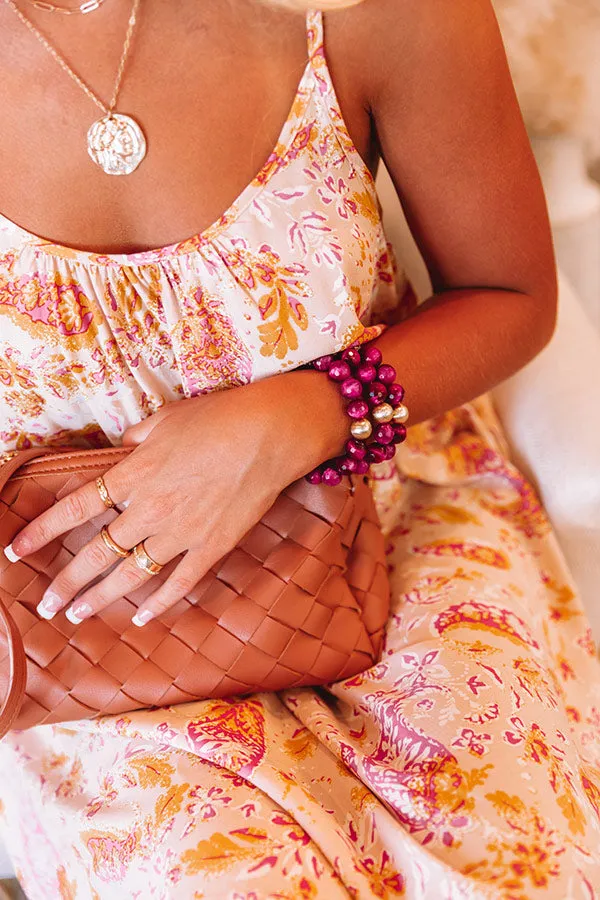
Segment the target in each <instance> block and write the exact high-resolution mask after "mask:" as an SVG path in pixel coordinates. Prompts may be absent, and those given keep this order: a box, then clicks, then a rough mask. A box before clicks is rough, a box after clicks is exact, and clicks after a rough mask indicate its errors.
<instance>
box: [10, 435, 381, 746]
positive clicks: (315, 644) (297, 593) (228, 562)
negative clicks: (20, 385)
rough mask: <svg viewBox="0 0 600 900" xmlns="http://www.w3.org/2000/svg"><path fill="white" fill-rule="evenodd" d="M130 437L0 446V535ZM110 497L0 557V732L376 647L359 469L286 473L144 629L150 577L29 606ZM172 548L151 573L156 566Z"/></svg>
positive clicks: (353, 661)
mask: <svg viewBox="0 0 600 900" xmlns="http://www.w3.org/2000/svg"><path fill="white" fill-rule="evenodd" d="M129 452H131V449H130V448H109V449H105V450H73V449H67V450H64V451H63V450H61V451H60V452H57V451H56V450H49V449H47V448H46V449H40V448H38V449H34V450H24V451H19V452H16V453H14V454H12V453H8V454H4V457H2V456H0V545H1V546H2V548H4V547H6V546H7V545H8V544H9V543H10V542H11V541H12V539H13V537H14V536H15V535H16V534H17V532H18V531H20V530H21V528H23V526H24V525H25V523H26V522H28V521H30V520H31V519H34V518H35V517H36V516H38V515H39V514H40V513H41V512H42V511H43V510H44V509H47V508H48V507H49V506H51V505H52V504H53V503H54V502H55V500H57V499H60V497H62V496H64V495H65V494H68V493H70V492H71V491H73V490H75V488H77V487H79V486H80V485H81V484H84V483H86V482H88V481H90V480H92V479H95V478H96V477H97V476H98V475H102V474H104V473H105V472H106V471H107V470H108V469H109V468H111V467H112V466H114V465H115V464H116V463H117V462H119V461H120V460H121V459H123V457H124V456H125V455H126V454H127V453H129ZM117 515H118V511H117V510H112V509H111V510H106V512H105V513H103V514H102V515H101V516H98V517H97V518H96V519H94V520H92V521H91V522H88V523H87V524H86V525H83V526H81V527H79V528H76V529H74V530H73V531H71V532H69V533H68V534H65V535H63V536H62V537H61V538H60V539H57V540H54V541H53V542H52V543H51V544H49V545H48V546H46V547H44V548H43V549H42V550H40V551H38V552H37V553H35V554H32V555H31V556H28V557H25V558H24V559H22V560H20V561H19V562H16V563H10V562H9V561H8V560H7V559H6V558H5V556H4V554H1V556H0V620H1V621H2V624H3V626H4V628H0V697H1V698H3V701H2V707H1V708H0V738H1V737H3V736H4V735H5V734H6V732H7V731H8V730H10V729H11V728H16V729H25V728H30V727H31V726H34V725H40V724H42V723H50V722H65V721H70V720H73V719H84V718H93V717H95V716H98V715H101V714H105V713H123V712H127V711H130V710H133V709H139V708H141V707H161V706H169V705H172V704H175V703H183V702H187V701H190V700H198V699H203V698H208V697H223V696H228V695H232V694H245V693H250V692H253V691H275V690H281V689H283V688H290V687H300V686H304V685H317V684H325V683H328V682H332V681H337V680H339V679H342V678H346V677H349V676H351V675H355V674H356V673H358V672H360V671H362V670H364V669H366V668H368V667H369V666H371V665H372V664H373V663H374V662H376V661H377V658H378V654H379V650H380V645H381V640H382V635H383V628H384V625H385V623H386V620H387V617H388V612H389V584H388V576H387V571H386V566H385V555H384V554H385V550H384V539H383V535H382V533H381V529H380V527H379V523H378V520H377V514H376V511H375V508H374V504H373V498H372V495H371V491H370V488H369V486H368V484H366V483H365V480H364V479H363V478H359V477H355V476H353V477H352V479H351V480H350V479H345V480H344V482H343V483H342V484H340V485H338V486H337V487H326V486H321V485H318V486H317V485H311V484H308V482H307V481H305V480H304V479H302V480H300V481H297V482H294V483H293V484H292V485H290V486H289V487H288V488H287V489H286V490H285V491H284V492H283V493H282V494H281V495H280V496H279V497H278V499H277V501H276V502H275V504H274V505H273V506H272V507H271V509H270V510H269V511H268V512H267V513H266V515H264V516H263V518H262V519H261V521H260V522H258V523H257V524H256V525H255V526H254V527H253V528H251V529H250V531H249V532H248V533H247V534H246V535H245V537H244V538H243V539H242V541H240V543H239V544H238V545H237V547H235V549H234V550H233V551H232V552H231V553H228V554H227V556H225V557H224V558H223V559H222V560H221V561H220V562H219V563H218V564H217V565H215V566H214V567H213V568H212V569H211V570H210V572H208V573H207V574H206V575H205V576H204V577H203V578H202V580H201V581H200V582H199V583H198V584H197V585H196V588H195V589H194V591H193V592H192V593H190V594H189V595H188V596H187V597H186V598H185V599H184V600H181V601H179V603H178V604H177V605H176V606H174V607H173V608H172V609H170V610H169V611H168V612H166V613H164V614H163V615H161V616H160V617H158V618H157V619H154V620H152V621H151V622H149V623H148V624H147V625H144V627H143V628H138V627H136V626H135V625H133V624H132V623H131V617H132V615H133V613H134V611H135V609H136V608H137V607H138V606H139V605H140V604H141V603H142V601H143V600H144V599H145V597H147V596H148V594H149V593H150V592H151V591H152V590H153V589H154V588H155V586H156V585H155V582H153V580H152V579H151V580H150V581H149V582H147V583H146V584H145V585H144V586H143V587H141V588H139V589H138V590H136V591H135V592H133V593H132V594H130V595H129V596H128V597H126V598H124V599H122V600H119V601H118V602H116V603H113V604H112V605H110V606H108V607H107V608H106V609H104V610H102V611H101V612H100V613H98V614H97V615H95V616H93V617H91V618H90V619H87V620H85V621H84V622H82V624H81V625H72V624H71V623H70V622H69V621H68V619H67V618H66V617H65V615H64V612H63V611H61V612H59V613H57V614H56V615H55V617H54V618H53V619H52V620H50V621H47V620H45V619H42V618H40V617H39V616H38V615H37V613H36V606H37V604H38V603H39V601H40V600H41V597H42V594H43V592H44V590H45V588H46V587H47V586H48V584H49V583H50V581H51V579H52V578H54V576H55V575H56V574H57V573H58V572H59V571H60V570H61V569H62V568H63V567H64V565H65V564H66V563H67V561H68V560H69V559H70V558H71V557H72V556H73V555H74V554H75V553H76V552H77V550H78V549H79V548H80V547H82V546H83V545H84V544H85V543H87V542H88V541H89V540H90V539H91V538H92V537H93V535H95V534H97V533H98V532H99V531H100V529H101V527H102V525H104V524H107V523H109V522H111V521H112V520H113V519H114V518H115V517H116V516H117ZM177 561H178V560H173V561H172V562H171V563H169V564H168V565H167V566H165V568H164V569H163V570H162V571H161V573H160V575H158V576H155V577H157V578H161V579H164V578H166V577H168V575H169V574H170V572H171V571H172V570H173V568H174V567H175V565H176V564H177Z"/></svg>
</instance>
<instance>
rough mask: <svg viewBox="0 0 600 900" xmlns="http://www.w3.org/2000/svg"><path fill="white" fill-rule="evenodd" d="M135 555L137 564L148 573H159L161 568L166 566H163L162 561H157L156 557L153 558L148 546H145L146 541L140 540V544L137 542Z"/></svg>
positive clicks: (134, 550) (134, 549)
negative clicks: (147, 548)
mask: <svg viewBox="0 0 600 900" xmlns="http://www.w3.org/2000/svg"><path fill="white" fill-rule="evenodd" d="M133 556H134V559H135V562H136V565H137V566H138V567H139V568H140V569H143V570H144V572H147V573H148V575H158V573H159V572H160V570H161V569H164V566H161V564H160V563H157V562H156V560H155V559H152V557H151V556H150V554H149V553H148V551H147V550H146V548H145V547H144V541H140V543H139V544H136V545H135V547H134V548H133Z"/></svg>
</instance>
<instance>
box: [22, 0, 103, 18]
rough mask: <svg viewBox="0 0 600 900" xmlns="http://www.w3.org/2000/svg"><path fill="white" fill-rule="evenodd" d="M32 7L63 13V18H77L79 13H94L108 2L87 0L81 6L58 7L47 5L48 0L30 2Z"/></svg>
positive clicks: (31, 0) (53, 4)
mask: <svg viewBox="0 0 600 900" xmlns="http://www.w3.org/2000/svg"><path fill="white" fill-rule="evenodd" d="M29 2H30V3H31V5H32V6H34V7H35V8H36V9H40V10H42V12H51V13H62V15H63V16H75V15H77V14H78V13H80V14H81V15H85V14H86V13H91V12H94V10H96V9H100V7H101V6H102V5H103V4H104V3H105V2H106V0H86V2H85V3H82V4H81V5H80V6H57V5H56V4H55V3H46V0H29Z"/></svg>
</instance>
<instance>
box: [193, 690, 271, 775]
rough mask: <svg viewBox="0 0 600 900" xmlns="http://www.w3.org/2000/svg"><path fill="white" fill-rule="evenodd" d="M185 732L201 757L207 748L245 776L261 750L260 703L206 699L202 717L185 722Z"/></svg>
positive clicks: (263, 742) (251, 769) (255, 763)
mask: <svg viewBox="0 0 600 900" xmlns="http://www.w3.org/2000/svg"><path fill="white" fill-rule="evenodd" d="M187 735H188V738H189V740H190V741H191V743H192V745H193V747H194V748H195V749H196V751H197V752H198V753H199V754H200V755H201V756H203V755H204V753H205V752H209V751H210V754H211V756H214V755H215V754H216V757H218V758H220V759H222V761H223V764H225V765H226V767H227V768H231V769H233V770H234V771H236V772H238V773H239V774H240V775H244V776H246V775H247V774H249V773H250V772H252V771H253V770H254V769H255V768H256V766H258V765H259V763H260V761H261V760H262V758H263V756H264V752H265V737H264V712H263V708H262V705H261V703H260V701H259V700H256V699H254V698H251V699H246V700H237V699H234V700H213V701H210V702H208V703H207V705H206V708H205V713H204V715H203V717H202V718H200V719H198V720H196V721H191V722H190V723H189V724H188V726H187Z"/></svg>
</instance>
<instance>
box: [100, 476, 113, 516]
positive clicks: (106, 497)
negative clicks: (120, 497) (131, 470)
mask: <svg viewBox="0 0 600 900" xmlns="http://www.w3.org/2000/svg"><path fill="white" fill-rule="evenodd" d="M96 487H97V489H98V493H99V494H100V499H101V500H102V502H103V503H104V505H105V507H106V508H107V509H114V508H115V506H116V505H117V504H116V503H115V502H114V500H113V499H112V497H111V496H110V494H109V493H108V488H107V487H106V484H105V483H104V478H103V477H102V475H98V477H97V478H96Z"/></svg>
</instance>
